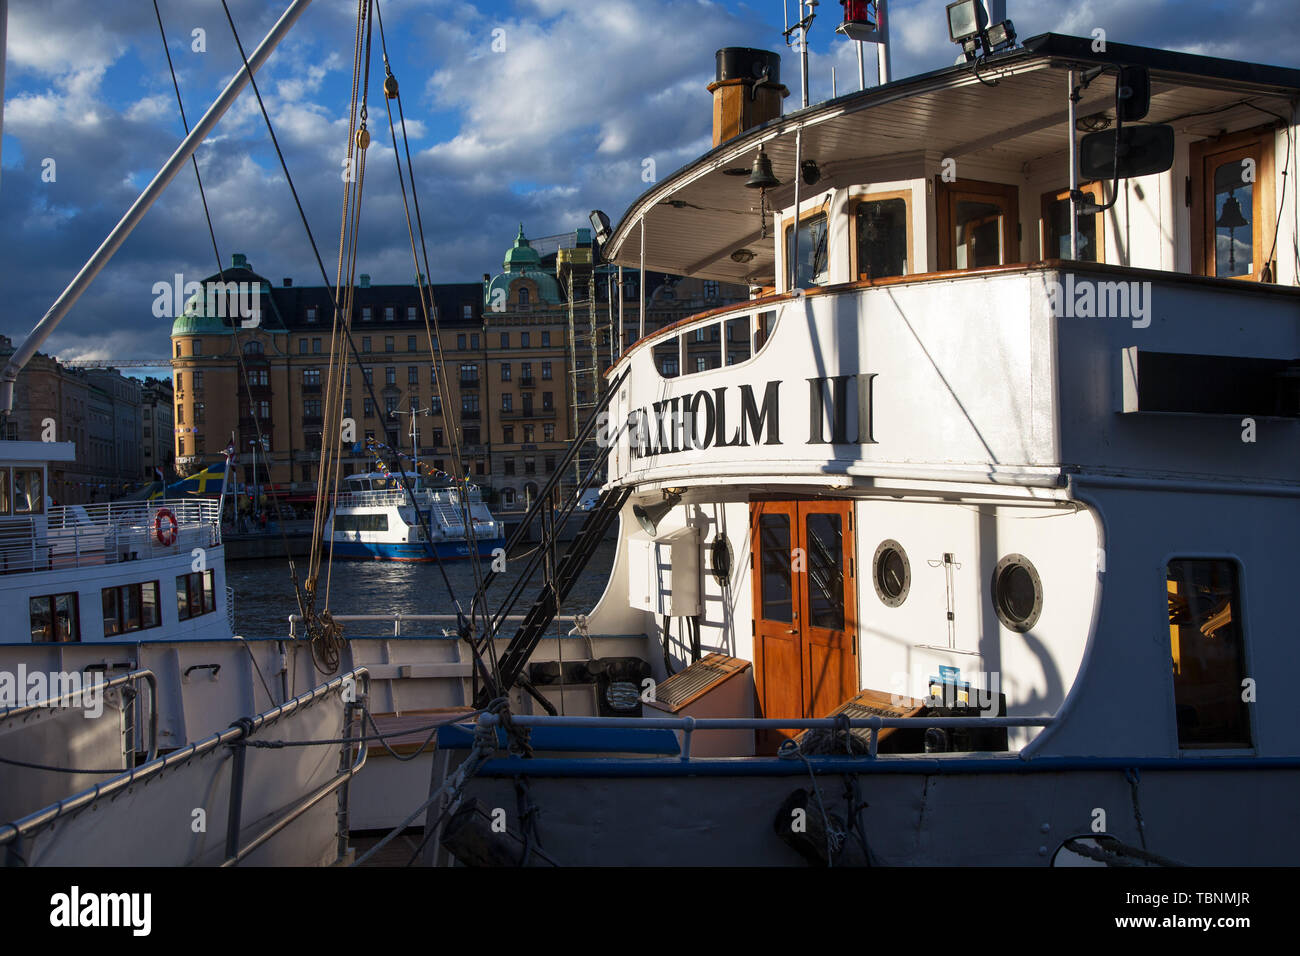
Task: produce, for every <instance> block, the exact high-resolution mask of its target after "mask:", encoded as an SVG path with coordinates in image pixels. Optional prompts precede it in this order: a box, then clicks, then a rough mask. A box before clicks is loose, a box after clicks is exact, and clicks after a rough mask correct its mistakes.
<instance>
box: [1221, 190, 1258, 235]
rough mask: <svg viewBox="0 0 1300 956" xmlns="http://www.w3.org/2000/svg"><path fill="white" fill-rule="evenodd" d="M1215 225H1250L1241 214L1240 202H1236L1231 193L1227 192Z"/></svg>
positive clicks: (1227, 226)
mask: <svg viewBox="0 0 1300 956" xmlns="http://www.w3.org/2000/svg"><path fill="white" fill-rule="evenodd" d="M1215 225H1216V226H1218V227H1219V228H1220V229H1240V228H1242V227H1243V226H1249V225H1250V223H1249V222H1247V221H1246V217H1245V216H1243V215H1242V214H1241V203H1239V202H1237V197H1236V196H1234V195H1233V194H1232V193H1229V194H1228V198H1227V199H1226V200H1224V203H1223V210H1222V211H1221V212H1220V213H1219V218H1218V221H1217V222H1215Z"/></svg>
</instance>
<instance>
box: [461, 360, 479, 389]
mask: <svg viewBox="0 0 1300 956" xmlns="http://www.w3.org/2000/svg"><path fill="white" fill-rule="evenodd" d="M460 380H461V382H463V383H466V384H474V385H477V384H478V366H477V365H475V364H473V363H470V362H466V363H462V364H461V367H460Z"/></svg>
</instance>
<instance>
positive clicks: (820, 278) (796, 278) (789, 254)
mask: <svg viewBox="0 0 1300 956" xmlns="http://www.w3.org/2000/svg"><path fill="white" fill-rule="evenodd" d="M794 238H795V232H794V226H793V225H789V226H786V227H785V261H786V267H785V275H786V287H787V288H792V289H793V288H799V289H804V288H807V287H808V286H813V285H825V284H826V282H827V281H828V279H829V278H830V274H829V271H828V269H827V263H828V262H829V260H830V257H829V256H828V255H827V225H826V213H824V212H819V213H817V214H816V215H813V216H807V217H805V218H804V219H802V220H800V222H799V253H798V255H799V261H798V263H797V264H796V263H795V261H794V259H795V248H794V245H795V243H794ZM796 266H797V270H796Z"/></svg>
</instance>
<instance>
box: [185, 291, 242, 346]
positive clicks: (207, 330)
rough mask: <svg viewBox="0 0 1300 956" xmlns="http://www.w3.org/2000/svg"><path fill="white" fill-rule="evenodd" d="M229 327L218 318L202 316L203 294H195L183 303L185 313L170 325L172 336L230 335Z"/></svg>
mask: <svg viewBox="0 0 1300 956" xmlns="http://www.w3.org/2000/svg"><path fill="white" fill-rule="evenodd" d="M230 334H231V332H230V326H229V325H228V324H227V323H226V322H225V320H223V319H222V318H221V317H220V316H216V315H214V316H208V315H206V314H204V308H203V294H202V293H199V292H196V293H195V294H194V295H192V296H190V297H189V299H187V300H186V302H185V311H184V312H182V313H181V314H180V316H179V317H178V318H177V319H176V321H175V322H173V323H172V336H173V337H174V336H177V335H230Z"/></svg>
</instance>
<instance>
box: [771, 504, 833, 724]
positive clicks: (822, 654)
mask: <svg viewBox="0 0 1300 956" xmlns="http://www.w3.org/2000/svg"><path fill="white" fill-rule="evenodd" d="M854 538H855V535H854V530H853V506H852V503H851V502H847V501H756V502H752V503H751V504H750V548H751V554H750V560H751V565H750V566H751V568H752V574H751V578H752V580H753V588H754V680H755V686H756V689H757V692H758V706H759V710H760V715H761V716H763V717H824V716H826V715H827V714H828V713H830V712H831V711H832V710H834V709H835V708H836V707H838V706H839V705H840V704H842V703H843V702H844V701H846V700H848V699H849V698H850V697H852V696H853V695H854V694H856V693H857V692H858V648H857V644H858V632H857V619H856V618H857V615H856V610H857V600H856V597H857V587H856V575H855V572H856V567H855V565H856V562H855V560H854V557H855V554H854ZM795 733H797V732H796V731H790V732H781V733H779V734H777V735H775V736H771V735H769V736H767V737H766V738H765V742H766V743H767V744H768V745H773V744H775V743H777V742H779V740H780V739H783V738H785V737H792V736H794V735H795Z"/></svg>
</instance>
